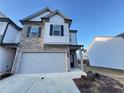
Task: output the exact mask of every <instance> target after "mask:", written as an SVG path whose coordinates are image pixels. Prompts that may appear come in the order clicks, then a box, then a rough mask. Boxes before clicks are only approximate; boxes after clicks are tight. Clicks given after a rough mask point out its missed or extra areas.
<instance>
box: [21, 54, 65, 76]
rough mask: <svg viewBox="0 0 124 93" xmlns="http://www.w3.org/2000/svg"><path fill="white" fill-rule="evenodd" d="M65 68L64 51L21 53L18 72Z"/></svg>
mask: <svg viewBox="0 0 124 93" xmlns="http://www.w3.org/2000/svg"><path fill="white" fill-rule="evenodd" d="M65 70H66V62H65V53H22V61H21V63H20V68H19V73H29V74H32V73H52V72H65Z"/></svg>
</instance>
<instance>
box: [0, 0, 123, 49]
mask: <svg viewBox="0 0 124 93" xmlns="http://www.w3.org/2000/svg"><path fill="white" fill-rule="evenodd" d="M45 7H50V8H51V9H53V10H55V9H58V10H60V11H61V12H62V13H63V14H65V15H66V16H68V17H70V18H72V19H73V23H72V26H71V29H77V30H78V42H79V44H83V45H84V46H85V47H88V45H89V44H90V43H91V42H92V40H93V39H94V37H95V36H114V35H117V34H119V33H122V32H124V0H0V11H2V12H3V13H4V14H5V15H6V16H8V17H10V18H11V19H12V20H13V21H14V22H16V23H17V24H18V25H19V26H21V24H20V23H19V21H18V20H20V19H22V18H23V17H26V16H28V15H30V14H32V13H35V12H37V11H39V10H41V9H43V8H45Z"/></svg>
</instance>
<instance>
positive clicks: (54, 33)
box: [50, 25, 64, 36]
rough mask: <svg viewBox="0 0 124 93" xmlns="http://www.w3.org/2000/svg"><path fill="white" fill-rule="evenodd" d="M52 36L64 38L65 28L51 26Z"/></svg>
mask: <svg viewBox="0 0 124 93" xmlns="http://www.w3.org/2000/svg"><path fill="white" fill-rule="evenodd" d="M50 36H64V26H63V25H50Z"/></svg>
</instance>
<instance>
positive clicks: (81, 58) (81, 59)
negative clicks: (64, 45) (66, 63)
mask: <svg viewBox="0 0 124 93" xmlns="http://www.w3.org/2000/svg"><path fill="white" fill-rule="evenodd" d="M79 55H80V61H81V70H84V68H83V54H82V49H81V48H80V49H79Z"/></svg>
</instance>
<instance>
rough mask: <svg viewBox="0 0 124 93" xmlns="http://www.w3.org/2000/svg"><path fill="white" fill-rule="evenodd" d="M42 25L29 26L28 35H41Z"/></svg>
mask: <svg viewBox="0 0 124 93" xmlns="http://www.w3.org/2000/svg"><path fill="white" fill-rule="evenodd" d="M41 30H42V29H41V27H39V26H28V29H27V35H26V37H41Z"/></svg>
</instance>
